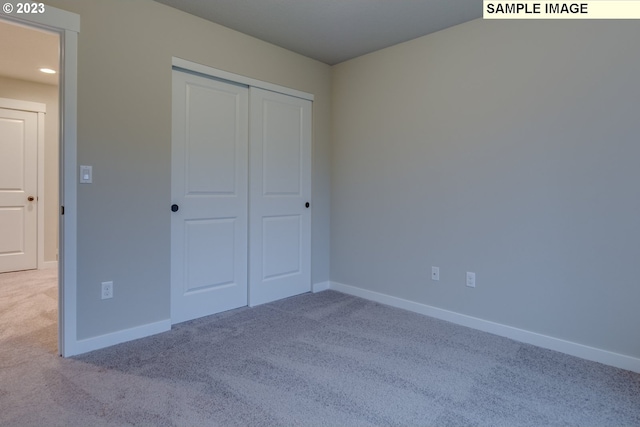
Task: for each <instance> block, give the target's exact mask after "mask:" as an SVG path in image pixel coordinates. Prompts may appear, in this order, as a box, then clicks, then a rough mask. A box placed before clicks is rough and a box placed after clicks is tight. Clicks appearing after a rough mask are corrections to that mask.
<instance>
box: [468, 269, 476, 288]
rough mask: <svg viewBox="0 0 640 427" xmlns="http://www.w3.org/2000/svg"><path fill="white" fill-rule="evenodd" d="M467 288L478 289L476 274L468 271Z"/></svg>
mask: <svg viewBox="0 0 640 427" xmlns="http://www.w3.org/2000/svg"><path fill="white" fill-rule="evenodd" d="M467 286H468V287H470V288H475V287H476V273H471V272H469V271H467Z"/></svg>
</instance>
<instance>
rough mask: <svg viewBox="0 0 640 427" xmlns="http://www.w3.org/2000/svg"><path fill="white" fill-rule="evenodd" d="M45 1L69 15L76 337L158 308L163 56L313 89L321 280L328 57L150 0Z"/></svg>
mask: <svg viewBox="0 0 640 427" xmlns="http://www.w3.org/2000/svg"><path fill="white" fill-rule="evenodd" d="M46 3H47V4H49V5H51V6H54V7H57V8H60V9H64V10H68V11H71V12H74V13H77V14H79V15H80V19H81V23H80V25H81V31H80V35H79V45H78V164H87V165H93V174H94V175H93V181H94V183H93V184H91V185H84V184H83V185H79V186H78V242H77V245H78V295H77V301H78V309H77V314H78V320H77V324H78V338H79V339H84V338H89V337H95V336H98V335H102V334H105V333H109V332H113V331H119V330H123V329H127V328H132V327H135V326H141V325H145V324H148V323H151V322H156V321H160V320H164V319H168V318H169V317H170V311H169V304H170V292H169V291H170V280H169V279H170V278H169V261H170V213H171V212H170V210H169V206H170V205H171V186H170V184H171V57H172V56H177V57H180V58H184V59H187V60H190V61H194V62H198V63H201V64H205V65H209V66H212V67H215V68H219V69H223V70H226V71H230V72H232V73H237V74H242V75H245V76H248V77H252V78H255V79H259V80H263V81H267V82H271V83H275V84H279V85H282V86H287V87H290V88H293V89H298V90H302V91H305V92H310V93H312V94H314V95H315V102H314V106H313V120H314V128H313V172H312V179H313V202H314V203H313V212H312V215H313V228H312V233H313V239H314V240H313V246H312V280H313V281H314V282H323V281H327V280H328V279H329V240H328V235H329V232H328V224H329V171H330V167H329V137H330V128H329V120H330V116H329V108H330V84H331V74H330V68H329V66H327V65H325V64H322V63H319V62H317V61H313V60H311V59H308V58H305V57H303V56H300V55H297V54H294V53H292V52H289V51H286V50H284V49H281V48H278V47H275V46H273V45H270V44H268V43H265V42H262V41H259V40H257V39H255V38H252V37H249V36H246V35H243V34H240V33H238V32H235V31H232V30H229V29H227V28H224V27H221V26H219V25H216V24H213V23H211V22H207V21H204V20H202V19H199V18H196V17H194V16H191V15H188V14H185V13H182V12H179V11H177V10H175V9H172V8H169V7H167V6H164V5H161V4H158V3H156V2H153V1H150V0H135V1H131V0H108V1H104V0H83V1H77V0H48V1H47V2H46ZM106 280H113V281H114V298H113V299H112V300H108V301H102V300H100V282H102V281H106Z"/></svg>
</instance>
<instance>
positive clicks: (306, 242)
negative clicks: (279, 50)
mask: <svg viewBox="0 0 640 427" xmlns="http://www.w3.org/2000/svg"><path fill="white" fill-rule="evenodd" d="M249 123H250V149H249V152H250V157H249V170H250V191H249V195H250V196H249V197H250V201H249V206H250V214H249V239H250V240H249V262H250V264H249V283H250V285H249V305H251V306H254V305H258V304H263V303H266V302H269V301H274V300H277V299H281V298H286V297H289V296H293V295H297V294H301V293H304V292H308V291H310V290H311V209H310V206H309V203H310V202H311V101H308V100H304V99H300V98H296V97H292V96H288V95H283V94H279V93H276V92H270V91H267V90H263V89H258V88H254V87H251V88H250V119H249Z"/></svg>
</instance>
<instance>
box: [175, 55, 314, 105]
mask: <svg viewBox="0 0 640 427" xmlns="http://www.w3.org/2000/svg"><path fill="white" fill-rule="evenodd" d="M171 65H172V66H173V67H174V68H177V69H180V70H183V71H187V72H195V73H200V74H204V75H206V76H210V77H215V78H217V79H221V80H227V81H229V82H233V83H239V84H241V85H246V86H252V87H257V88H260V89H265V90H270V91H271V92H278V93H281V94H283V95H289V96H293V97H295V98H301V99H306V100H308V101H313V95H312V94H310V93H307V92H302V91H299V90H296V89H291V88H288V87H284V86H280V85H277V84H274V83H268V82H263V81H261V80H256V79H252V78H251V77H246V76H242V75H240V74H235V73H230V72H228V71H224V70H219V69H217V68H213V67H209V66H208V65H203V64H198V63H197V62H192V61H187V60H186V59H182V58H177V57H175V56H174V57H173V58H172V60H171Z"/></svg>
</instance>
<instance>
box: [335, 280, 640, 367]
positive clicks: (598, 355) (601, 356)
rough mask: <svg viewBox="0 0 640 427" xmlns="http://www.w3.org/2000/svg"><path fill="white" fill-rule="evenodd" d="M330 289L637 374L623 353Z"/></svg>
mask: <svg viewBox="0 0 640 427" xmlns="http://www.w3.org/2000/svg"><path fill="white" fill-rule="evenodd" d="M329 289H332V290H335V291H338V292H342V293H345V294H349V295H354V296H357V297H360V298H364V299H367V300H370V301H375V302H378V303H381V304H385V305H390V306H392V307H397V308H402V309H404V310H408V311H413V312H415V313H420V314H424V315H427V316H430V317H435V318H436V319H441V320H446V321H448V322H451V323H455V324H458V325H462V326H467V327H469V328H473V329H477V330H480V331H484V332H489V333H492V334H495V335H499V336H502V337H506V338H511V339H513V340H516V341H520V342H523V343H527V344H533V345H535V346H538V347H542V348H547V349H549V350H555V351H559V352H561V353H565V354H569V355H571V356H576V357H580V358H582V359H587V360H591V361H594V362H599V363H603V364H605V365H609V366H615V367H616V368H621V369H626V370H629V371H633V372H638V373H640V359H639V358H635V357H631V356H626V355H624V354H619V353H613V352H611V351H607V350H602V349H599V348H595V347H589V346H586V345H582V344H578V343H575V342H571V341H566V340H562V339H559V338H554V337H550V336H547V335H542V334H538V333H536V332H530V331H526V330H524V329H518V328H514V327H512V326H507V325H503V324H500V323H495V322H491V321H488V320H483V319H479V318H477V317H471V316H467V315H465V314H460V313H456V312H453V311H448V310H443V309H441V308H437V307H432V306H430V305H426V304H422V303H419V302H415V301H409V300H406V299H402V298H398V297H394V296H391V295H386V294H382V293H379V292H374V291H370V290H367V289H362V288H357V287H355V286H350V285H345V284H342V283H338V282H330V284H329Z"/></svg>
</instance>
